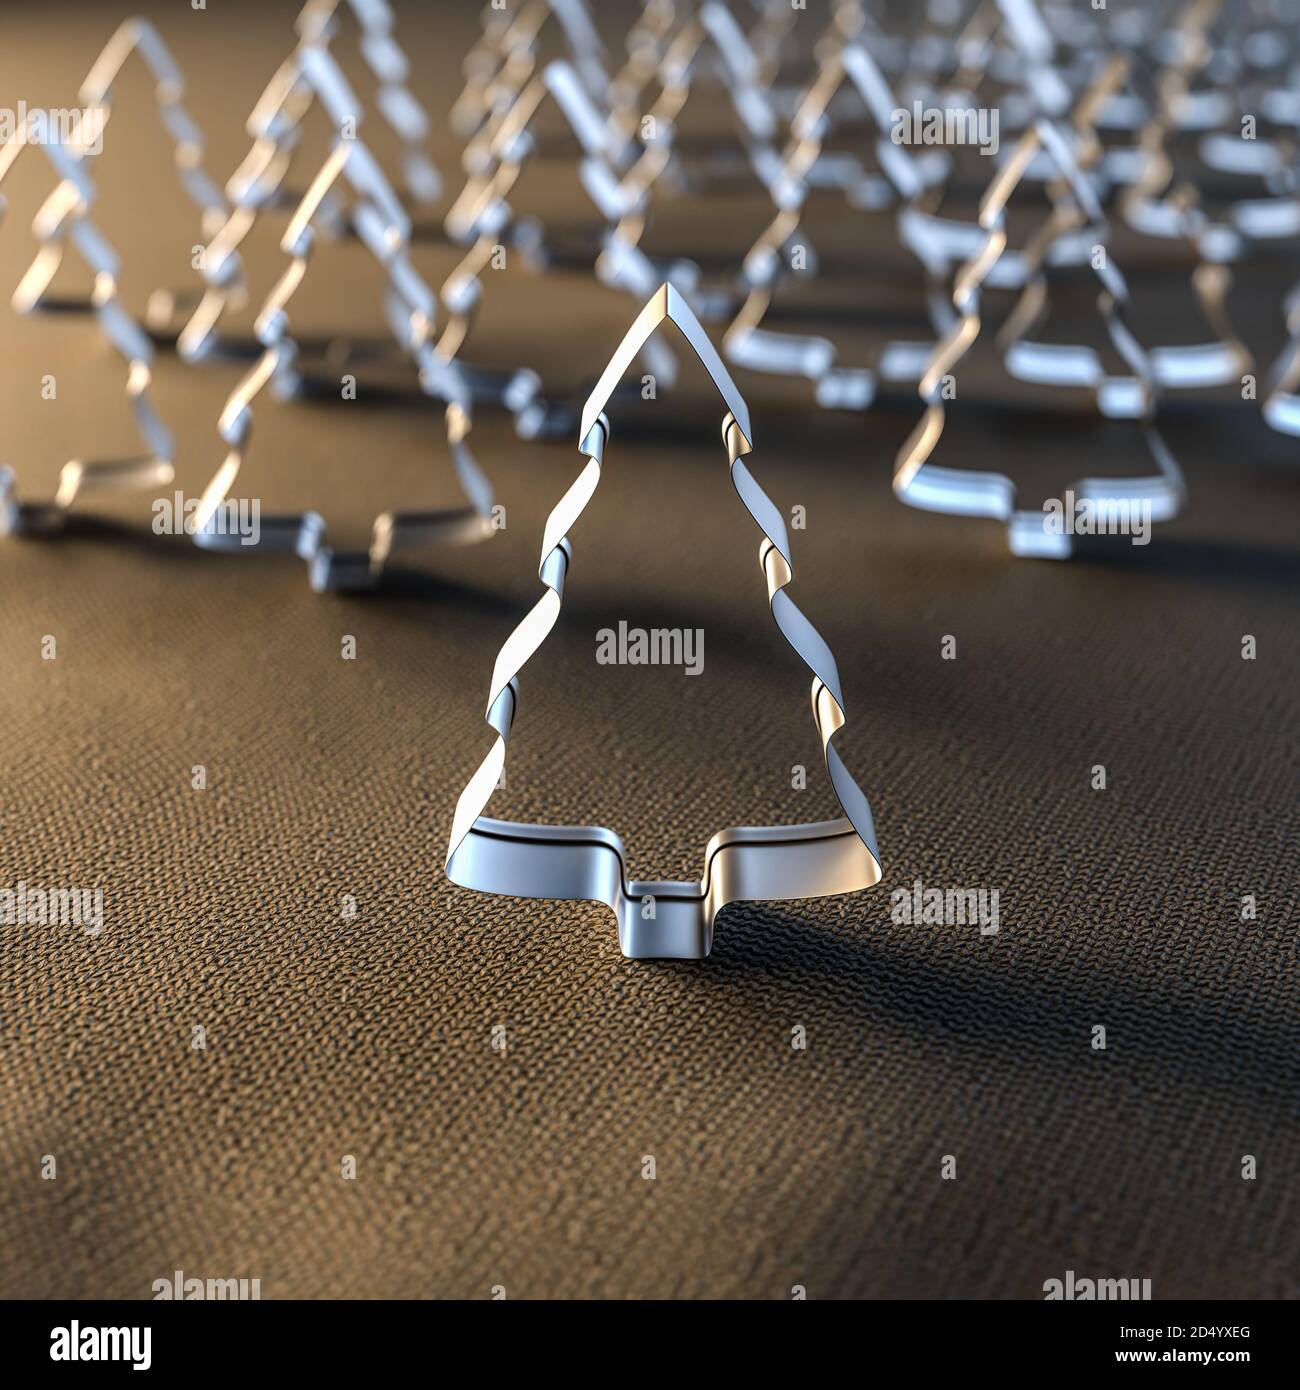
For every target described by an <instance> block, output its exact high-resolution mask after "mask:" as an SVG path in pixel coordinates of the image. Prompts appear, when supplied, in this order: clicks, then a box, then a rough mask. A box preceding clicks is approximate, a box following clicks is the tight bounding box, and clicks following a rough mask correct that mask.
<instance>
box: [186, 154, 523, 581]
mask: <svg viewBox="0 0 1300 1390" xmlns="http://www.w3.org/2000/svg"><path fill="white" fill-rule="evenodd" d="M340 186H346V187H350V189H351V191H352V195H353V198H354V199H355V209H354V211H353V214H352V217H353V221H354V223H355V225H356V227H357V232H358V235H359V237H360V239H361V241H362V243H363V244H364V245H365V247H366V248H367V250H368V251H369V252H370V253H371V255H372V256H373V257H374V259H375V261H376V262H377V263H378V265H379V267H380V268H381V269H382V270H383V272H384V275H385V278H386V284H385V304H384V307H385V311H386V315H387V318H388V324H389V327H390V329H391V331H392V333H393V336H394V337H395V338H396V340H397V342H398V344H399V345H400V347H401V348H402V350H403V351H404V352H405V353H406V354H407V355H409V356H410V357H411V358H412V359H413V360H414V362H415V363H416V365H417V366H418V368H419V374H420V386H421V388H422V389H423V390H424V391H425V393H426V394H428V395H430V396H432V397H434V398H435V399H438V400H442V401H443V402H445V404H446V416H445V418H446V437H447V446H448V450H449V452H450V454H451V459H452V463H453V466H454V468H455V470H456V476H457V480H458V482H459V484H460V487H461V491H462V492H463V494H464V496H465V505H463V506H459V507H453V508H444V509H442V510H439V511H426V512H413V511H400V512H384V513H382V514H381V515H380V516H378V517H377V518H376V519H375V522H374V525H373V528H372V531H371V542H370V546H369V548H368V549H367V550H366V551H364V552H344V551H335V550H334V549H333V548H332V547H331V546H330V545H328V544H327V543H326V528H325V519H324V517H323V516H321V514H320V513H319V512H315V511H307V512H296V513H286V514H283V515H279V516H273V517H264V518H262V521H261V527H260V533H259V536H258V539H257V540H256V541H255V542H254V543H252V544H251V545H250V546H248V548H250V549H254V550H256V549H259V548H260V549H261V550H263V551H268V552H293V553H295V554H296V555H297V556H298V557H299V558H300V559H301V560H303V561H305V562H306V564H307V566H308V578H309V582H310V584H311V587H312V589H313V590H315V591H316V592H318V593H319V592H323V591H326V590H363V589H370V588H374V587H376V586H377V585H378V584H379V582H380V580H381V578H382V576H383V571H384V567H385V565H386V564H387V563H388V560H389V558H390V557H391V555H392V554H393V552H394V551H395V550H398V549H402V548H409V547H414V546H421V545H434V544H438V545H468V544H473V543H475V542H478V541H482V540H487V539H489V538H490V537H491V536H492V535H493V534H495V529H496V528H495V527H494V524H493V494H492V486H491V484H490V483H489V482H488V480H487V477H486V476H485V475H484V473H483V471H482V470H481V469H480V468H479V466H478V463H477V462H476V461H475V459H474V456H473V455H472V454H471V452H470V449H469V445H468V443H467V440H468V437H469V433H470V429H471V427H472V423H473V421H472V416H471V408H472V402H471V399H470V393H469V390H468V389H467V387H466V386H465V383H464V379H463V377H462V376H461V373H460V371H459V369H458V368H457V366H456V364H455V363H453V362H450V361H448V360H447V359H446V358H444V357H443V356H442V355H441V354H440V353H439V352H438V350H437V348H436V347H435V346H434V343H433V331H434V319H435V316H436V314H437V299H436V297H435V296H434V293H433V291H432V290H431V289H430V288H429V287H428V285H427V284H425V282H424V280H423V279H422V278H421V276H420V274H419V272H418V271H417V270H416V269H415V267H414V265H413V264H412V263H411V260H410V257H409V250H410V232H411V227H410V219H409V218H408V216H407V214H406V212H405V210H404V209H403V207H402V204H401V203H400V202H399V201H398V198H397V195H396V194H395V193H394V192H393V190H392V188H391V187H390V186H389V184H388V181H387V180H386V179H385V178H384V175H383V173H382V171H381V170H380V168H379V165H378V164H377V163H376V162H375V160H374V157H373V156H372V155H371V154H370V152H369V151H368V150H367V149H366V147H365V146H364V145H363V144H362V143H361V141H360V140H356V139H354V140H338V141H336V142H335V144H334V147H333V149H332V150H331V152H330V154H329V155H328V156H327V158H326V159H325V161H324V163H323V164H322V165H321V168H320V170H319V172H318V173H317V175H316V178H315V179H314V180H313V182H312V185H311V187H310V188H309V189H308V190H307V193H306V195H305V196H304V198H303V200H302V202H301V203H300V204H299V206H298V208H297V210H296V211H295V212H294V215H293V217H292V219H291V220H290V222H289V225H288V227H287V228H286V230H285V233H284V236H283V238H282V239H281V242H280V247H281V250H282V251H283V252H284V253H285V255H287V256H288V257H289V258H290V264H289V267H288V269H287V270H285V272H284V274H283V275H282V276H281V277H280V280H279V282H278V283H277V284H276V285H275V286H274V288H273V289H272V290H271V293H270V295H269V296H268V297H267V300H266V302H265V304H264V305H263V307H262V311H261V313H260V314H259V315H258V318H257V323H256V333H257V337H258V341H259V342H260V343H261V344H262V345H263V352H262V355H261V357H260V358H259V359H258V360H257V362H255V363H254V364H253V366H252V368H251V369H250V370H249V371H248V372H247V374H246V375H245V376H244V377H243V379H242V380H241V381H240V382H239V383H238V384H237V385H236V387H235V389H234V391H233V392H232V393H231V395H230V397H229V399H228V400H227V401H226V404H225V407H224V409H223V410H222V412H221V416H220V419H219V421H218V426H217V428H218V432H219V434H220V435H221V438H222V440H223V441H224V442H225V444H226V445H227V448H228V452H227V454H226V457H225V460H224V461H223V462H222V464H221V466H220V467H219V468H218V469H217V472H216V473H215V474H214V475H213V477H212V480H211V481H210V482H209V484H208V486H207V488H206V489H205V490H204V493H203V496H202V498H201V499H200V503H199V508H198V511H197V513H196V515H195V518H194V524H195V530H194V541H195V543H196V544H197V545H200V546H202V547H204V548H205V549H210V550H225V551H229V552H233V553H236V554H239V553H243V551H244V549H245V546H246V544H247V543H246V540H245V538H244V537H243V536H242V535H239V534H237V533H235V532H233V531H231V530H229V529H222V527H221V526H220V524H219V521H220V518H221V515H222V509H223V508H224V507H226V506H227V505H229V503H228V498H229V495H230V491H231V489H232V487H233V486H234V484H235V481H236V479H237V477H238V476H239V471H240V469H241V467H242V466H243V463H244V459H245V456H246V454H247V451H248V442H249V438H250V436H251V433H252V428H253V402H254V401H255V400H256V399H257V398H258V397H259V396H260V395H261V393H262V392H263V391H264V390H266V389H268V388H270V389H271V390H272V391H273V393H276V394H279V395H280V396H287V395H292V394H294V391H295V389H296V377H297V361H298V345H297V342H296V341H295V339H294V337H293V333H292V329H291V325H290V322H289V312H288V306H289V303H290V301H291V300H292V298H293V296H294V294H295V293H296V292H297V290H298V288H299V286H300V285H301V284H302V282H303V279H304V278H305V277H306V274H307V270H308V263H309V261H310V259H311V253H312V249H313V246H314V245H315V241H316V233H317V228H316V219H317V217H318V215H319V213H320V210H321V207H322V205H323V204H324V203H325V200H326V199H327V198H328V197H329V195H330V194H331V192H332V191H333V190H334V189H335V188H336V187H340Z"/></svg>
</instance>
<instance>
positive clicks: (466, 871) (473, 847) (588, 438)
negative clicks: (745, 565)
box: [446, 285, 881, 959]
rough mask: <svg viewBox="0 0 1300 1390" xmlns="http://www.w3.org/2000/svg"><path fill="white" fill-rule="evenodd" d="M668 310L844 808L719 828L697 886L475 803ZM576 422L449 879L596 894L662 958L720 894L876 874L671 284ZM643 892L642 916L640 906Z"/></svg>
mask: <svg viewBox="0 0 1300 1390" xmlns="http://www.w3.org/2000/svg"><path fill="white" fill-rule="evenodd" d="M669 319H671V320H672V322H673V323H675V324H676V325H677V327H678V328H679V329H680V330H681V332H682V333H683V335H684V336H685V338H686V340H687V342H688V343H689V344H690V346H691V347H692V348H693V349H694V351H695V353H696V355H697V356H698V357H699V359H700V361H701V362H702V363H703V364H704V367H705V369H706V370H707V371H708V373H709V375H710V377H711V378H712V380H713V383H714V385H715V386H716V387H717V389H718V392H719V394H720V395H721V396H722V398H723V401H724V402H725V404H726V406H727V412H728V413H727V415H726V417H725V418H724V420H723V423H722V434H723V439H724V441H725V443H726V446H727V457H728V460H729V462H730V465H731V477H732V482H733V484H734V485H735V488H736V491H737V493H738V494H739V495H740V499H741V501H742V502H743V503H744V505H745V508H746V510H747V511H748V512H749V514H750V515H751V516H752V517H753V518H754V520H755V521H756V522H757V523H758V526H759V528H760V529H761V531H762V532H763V541H762V544H761V546H760V548H759V564H760V566H761V567H762V570H763V575H764V578H765V580H766V582H767V591H768V599H769V602H770V604H771V609H772V616H773V617H774V618H775V620H776V623H777V626H778V627H779V628H780V630H781V633H782V635H783V636H784V637H785V639H786V641H787V642H789V643H790V645H791V647H793V648H794V650H795V651H796V652H797V653H798V655H799V656H800V658H801V659H802V660H803V661H804V663H805V664H806V665H807V666H808V668H809V669H810V670H811V671H812V673H813V682H812V709H813V719H814V721H815V723H816V725H817V731H818V734H819V735H820V737H821V742H822V750H823V753H824V755H825V759H826V768H827V772H828V774H829V776H830V779H831V785H832V787H833V788H834V790H835V795H836V796H837V797H838V799H839V802H840V806H841V808H842V809H843V811H844V816H843V817H842V818H840V819H839V820H834V821H820V822H816V823H812V824H806V825H787V826H768V827H762V828H758V827H752V826H745V827H738V828H735V829H730V830H723V831H720V832H719V833H718V834H716V835H714V836H713V838H712V839H711V840H710V841H709V843H708V845H707V846H706V847H705V852H704V873H703V877H702V878H701V880H700V881H699V882H698V883H674V882H661V881H655V882H643V883H638V882H632V881H630V880H629V878H628V873H627V854H626V852H625V850H624V847H623V842H622V841H621V840H620V839H619V837H618V836H617V835H616V834H615V833H614V832H613V831H612V830H606V829H604V828H603V827H600V826H542V825H527V824H520V823H517V822H512V821H499V820H491V819H489V818H488V817H486V816H484V814H483V812H484V811H485V810H486V809H487V805H488V802H489V801H490V800H491V797H492V793H493V791H494V790H495V788H496V787H497V785H498V784H499V781H500V777H501V772H502V770H503V768H504V767H505V756H506V744H507V742H508V740H509V738H510V732H511V728H512V726H513V723H514V718H515V712H516V709H517V707H518V702H519V672H520V671H521V670H522V668H523V667H524V665H525V664H526V663H527V662H528V660H529V659H530V658H531V657H532V655H533V654H534V653H535V652H536V651H537V649H538V648H539V647H540V646H541V644H542V643H543V642H544V641H545V640H546V638H547V636H548V635H549V634H550V632H551V629H552V628H553V627H554V626H555V622H556V620H557V619H558V617H559V615H560V608H561V605H562V603H563V598H564V583H565V579H566V577H567V575H568V569H569V565H570V563H571V561H572V559H573V545H572V542H571V541H570V540H569V535H568V532H569V530H570V528H571V527H572V526H573V525H574V523H575V522H576V521H577V519H578V518H579V517H580V516H581V515H582V513H583V511H584V510H585V508H586V506H587V503H588V502H589V501H590V500H591V498H592V495H593V494H594V493H595V490H596V486H597V484H598V483H599V481H600V470H601V462H602V459H603V457H604V450H605V444H606V442H607V440H608V438H609V421H608V419H607V418H606V416H605V415H604V413H603V412H604V408H605V405H606V404H607V403H608V401H609V399H610V396H611V395H612V394H613V391H614V388H615V387H616V386H617V384H618V382H619V381H620V379H621V378H622V376H623V374H624V372H626V371H627V369H628V367H629V365H630V364H631V362H632V360H633V358H634V357H635V356H636V354H637V353H638V352H639V351H640V350H641V348H642V346H643V344H644V342H645V340H646V339H647V338H648V337H650V336H651V334H653V333H654V332H655V331H656V330H657V329H658V328H659V327H660V326H661V325H662V324H663V323H664V322H665V321H666V320H669ZM581 431H582V432H581V435H580V440H581V442H580V444H579V451H580V452H581V453H582V454H583V455H584V456H585V457H586V460H587V462H586V465H585V467H584V468H583V469H582V471H581V473H579V475H578V477H577V479H576V480H575V481H574V483H573V484H572V486H571V487H570V488H569V490H568V491H567V492H566V493H565V495H564V496H563V497H562V498H561V499H560V501H559V502H558V503H557V504H556V506H555V508H554V510H553V511H552V512H551V514H550V516H549V517H548V519H547V522H546V532H545V538H544V539H543V542H542V558H541V564H540V565H539V567H538V577H539V578H540V579H541V581H542V584H543V585H544V586H545V592H544V593H543V595H542V597H541V598H540V599H539V600H538V601H537V603H536V604H535V605H534V607H533V609H532V610H531V611H530V612H529V613H528V615H527V616H526V617H525V618H524V620H523V621H522V622H521V623H520V624H519V626H518V627H517V628H516V629H515V630H514V632H513V633H512V634H511V635H510V637H509V638H507V640H506V643H505V645H504V646H503V647H502V648H501V652H500V654H499V655H498V657H497V661H496V667H495V669H494V670H493V673H492V685H491V689H490V692H489V695H488V707H487V716H486V717H487V722H488V724H489V725H490V726H491V728H492V729H493V730H494V731H495V733H496V740H495V742H494V743H493V745H492V747H491V749H489V751H488V754H487V756H486V757H485V758H484V759H483V762H482V763H481V764H480V766H479V768H478V770H477V771H476V772H475V773H474V775H473V777H472V778H471V779H470V781H469V783H468V785H467V786H466V787H465V790H464V791H463V792H462V793H461V796H460V799H459V801H458V802H457V805H456V813H455V817H454V820H453V824H452V831H451V840H450V843H449V845H448V850H447V859H446V871H447V876H448V878H450V879H451V880H452V882H453V883H458V884H460V885H461V886H462V887H465V888H472V889H475V890H477V891H478V892H483V893H499V894H505V895H507V896H511V897H525V898H556V899H580V900H587V901H591V902H598V903H604V904H605V906H606V907H608V908H609V909H610V910H611V911H612V912H613V913H614V916H615V918H616V920H617V923H618V940H619V947H620V949H621V950H622V952H623V954H624V955H625V956H631V957H638V958H641V957H661V958H663V957H667V958H675V959H688V958H690V959H698V958H702V957H704V956H707V955H708V954H709V951H710V949H711V948H712V944H713V923H714V919H715V917H716V916H717V914H718V912H719V911H720V910H721V909H722V908H723V907H724V906H726V904H727V903H729V902H736V901H741V900H745V901H776V900H784V899H791V898H810V897H823V896H827V895H829V894H838V893H851V892H856V891H858V890H859V889H864V888H870V887H871V886H872V885H873V884H875V883H878V882H879V880H880V874H881V870H880V863H879V859H878V857H877V850H876V836H875V827H874V826H873V824H872V819H871V809H870V807H869V806H868V804H867V799H866V797H865V796H864V795H863V793H862V790H861V789H860V788H859V787H858V785H857V783H856V782H855V781H854V780H853V778H852V776H851V775H850V774H849V771H848V769H847V768H846V767H845V765H844V763H843V760H842V759H841V757H840V754H839V752H838V750H837V749H836V748H835V746H834V743H835V736H836V734H837V733H838V732H839V730H840V729H841V728H842V727H843V725H844V699H843V695H842V694H841V691H840V680H839V673H838V671H837V670H836V667H835V660H834V658H833V657H832V655H831V653H830V649H829V648H828V647H827V646H826V643H825V642H824V641H823V639H822V637H821V635H820V634H819V633H818V632H817V630H816V629H815V628H814V627H813V626H812V624H811V623H810V622H809V621H808V619H807V618H806V617H805V616H804V615H803V613H802V612H801V611H800V610H799V609H798V608H797V607H796V606H795V604H794V602H793V601H792V600H791V599H790V597H789V595H788V594H787V593H786V592H785V590H786V586H787V585H788V584H789V583H790V580H791V578H792V577H793V571H792V568H791V561H790V542H789V537H788V536H787V534H786V529H785V523H784V521H783V520H782V517H781V514H780V513H779V512H778V511H777V509H776V506H775V505H774V504H773V502H772V501H771V499H770V498H769V497H768V496H767V494H766V493H765V492H764V491H763V490H762V488H761V487H760V486H759V485H758V483H757V481H756V480H755V478H754V476H753V474H752V473H751V472H750V471H749V469H748V467H747V466H746V464H745V463H744V459H743V456H744V455H745V454H748V453H749V452H750V450H751V447H752V444H751V441H752V433H751V426H750V422H749V412H748V410H747V409H746V406H745V402H744V400H743V398H742V397H741V395H740V392H739V391H738V390H737V389H736V386H735V383H734V382H733V381H732V379H731V376H730V375H729V373H728V372H727V369H726V367H725V366H724V365H723V364H722V361H721V359H720V358H719V357H718V354H717V352H716V351H715V350H714V347H713V345H712V343H711V342H710V341H709V339H708V336H707V334H706V333H705V332H704V330H703V328H702V327H701V326H700V323H699V320H698V319H697V318H696V317H695V315H694V314H693V313H692V311H691V309H690V307H689V305H688V304H687V303H686V301H685V300H684V299H683V298H682V296H681V295H680V294H679V293H678V292H677V291H676V290H675V289H674V288H673V287H672V286H671V285H663V286H661V287H660V289H659V290H658V292H657V293H656V294H655V295H654V297H653V298H652V299H651V300H650V302H649V303H648V304H647V305H646V306H645V308H644V309H642V311H641V313H640V314H639V315H638V316H637V318H636V320H635V322H634V323H633V324H632V326H631V328H630V329H629V330H628V332H627V335H626V336H625V337H624V339H623V341H622V343H621V344H620V345H619V348H618V350H617V351H616V352H615V354H614V356H613V358H612V359H611V360H610V363H609V365H608V366H607V367H606V368H605V371H604V373H603V375H602V376H601V378H600V381H599V382H598V383H597V385H596V387H595V389H594V390H593V392H592V394H591V397H590V398H589V399H588V401H587V404H586V406H585V408H584V410H583V415H582V425H581ZM650 899H653V915H647V913H646V910H645V904H646V901H647V900H650Z"/></svg>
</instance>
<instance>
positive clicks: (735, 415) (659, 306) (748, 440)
mask: <svg viewBox="0 0 1300 1390" xmlns="http://www.w3.org/2000/svg"><path fill="white" fill-rule="evenodd" d="M668 319H671V320H672V322H673V323H675V324H676V325H677V327H678V329H679V330H680V331H681V334H682V337H684V338H685V339H686V341H687V342H688V343H689V344H690V345H691V348H692V350H693V351H694V353H695V355H696V357H698V358H699V359H700V362H701V363H702V364H703V366H704V370H705V371H706V372H708V374H709V376H710V377H711V378H712V380H713V384H714V386H716V387H717V388H718V394H719V395H720V396H721V397H722V399H723V400H724V401H725V402H726V405H727V409H728V410H729V411H730V412H731V417H732V419H733V420H734V421H735V423H736V428H737V429H738V430H739V431H740V434H741V436H742V438H743V440H744V444H745V447H744V448H743V449H741V450H739V451H738V452H740V453H742V454H747V453H749V451H750V450H751V449H752V448H753V447H754V436H753V432H752V429H751V426H750V423H749V408H748V406H746V404H745V399H744V397H743V396H742V395H741V394H740V391H739V389H738V388H737V386H736V383H735V382H734V381H733V380H732V379H731V373H730V372H729V371H728V370H727V368H726V366H725V364H724V363H723V361H722V358H721V357H719V356H718V350H717V349H716V348H715V347H714V346H713V343H712V342H711V341H710V340H709V335H708V334H707V333H706V332H705V331H704V328H703V326H702V325H701V323H700V321H699V319H698V318H696V316H695V311H694V310H693V309H692V308H691V306H690V305H689V304H688V303H687V302H686V300H685V298H684V297H683V296H682V294H681V293H680V291H678V290H677V289H676V287H675V286H674V285H672V284H671V283H670V282H669V281H667V280H665V281H664V283H663V284H662V285H660V286H659V288H658V289H657V290H656V291H655V292H654V294H653V295H652V296H651V297H650V299H649V301H648V302H647V303H646V306H645V308H644V309H642V310H641V312H640V313H639V314H638V315H637V316H636V318H635V319H634V320H633V321H632V326H631V328H629V329H628V330H627V332H626V334H624V336H623V341H622V342H621V343H620V344H619V345H618V348H617V349H616V350H615V352H614V355H613V357H611V358H610V359H609V365H608V366H607V367H606V368H605V370H604V371H603V372H602V373H601V376H600V380H599V381H598V382H597V383H596V385H595V387H594V389H593V390H592V393H591V395H590V396H588V397H587V404H586V405H584V406H583V408H582V425H581V428H580V430H579V437H580V438H581V439H582V440H583V441H584V442H585V441H586V439H587V437H588V436H589V435H590V434H591V431H592V430H593V429H594V428H595V426H596V422H597V421H598V420H599V419H600V414H601V412H602V411H603V410H604V409H605V407H606V406H607V405H608V404H609V398H610V397H611V396H612V395H613V394H614V388H615V387H616V386H617V385H618V384H619V382H620V381H622V379H623V376H624V373H626V371H627V369H628V367H630V366H631V365H632V359H633V358H634V357H635V356H636V355H637V353H638V352H639V351H640V350H641V348H642V346H643V345H644V344H645V342H646V341H647V339H649V338H652V337H653V336H654V334H655V333H656V332H657V331H658V329H659V326H660V324H662V323H663V322H665V320H668Z"/></svg>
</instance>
